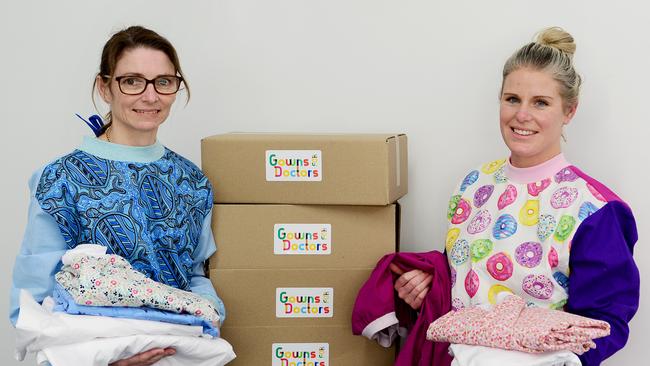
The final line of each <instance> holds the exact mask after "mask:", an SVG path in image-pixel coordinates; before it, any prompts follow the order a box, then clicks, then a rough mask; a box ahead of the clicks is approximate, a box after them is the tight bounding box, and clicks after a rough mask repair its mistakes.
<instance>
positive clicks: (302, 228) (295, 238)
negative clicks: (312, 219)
mask: <svg viewBox="0 0 650 366" xmlns="http://www.w3.org/2000/svg"><path fill="white" fill-rule="evenodd" d="M273 253H274V254H277V255H320V254H332V225H331V224H275V225H274V226H273Z"/></svg>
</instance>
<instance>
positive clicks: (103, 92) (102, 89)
mask: <svg viewBox="0 0 650 366" xmlns="http://www.w3.org/2000/svg"><path fill="white" fill-rule="evenodd" d="M95 82H96V83H97V91H98V92H99V96H101V97H102V99H103V100H104V102H106V103H107V104H111V101H112V100H113V94H112V93H111V88H110V85H107V84H106V83H105V82H104V78H102V77H101V76H100V75H97V77H96V78H95Z"/></svg>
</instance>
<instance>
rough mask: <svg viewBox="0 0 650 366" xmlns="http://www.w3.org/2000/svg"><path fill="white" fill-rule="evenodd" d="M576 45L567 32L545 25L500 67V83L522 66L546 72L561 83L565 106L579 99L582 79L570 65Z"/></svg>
mask: <svg viewBox="0 0 650 366" xmlns="http://www.w3.org/2000/svg"><path fill="white" fill-rule="evenodd" d="M575 51H576V44H575V41H574V39H573V37H572V36H571V34H569V33H568V32H567V31H565V30H564V29H562V28H560V27H551V28H546V29H544V30H542V31H541V32H539V33H538V34H537V37H536V40H535V42H530V43H528V44H526V45H524V46H523V47H521V48H520V49H519V50H517V51H516V52H515V53H514V54H512V56H510V58H508V60H507V61H506V63H505V65H504V66H503V81H502V83H501V88H502V89H503V82H505V80H506V77H507V76H508V75H509V74H510V73H511V72H513V71H516V70H519V69H521V68H531V69H534V70H540V71H546V72H548V73H549V74H550V75H551V76H552V77H553V78H554V79H555V80H556V81H557V82H558V84H559V85H560V95H561V96H562V101H563V102H564V106H565V108H569V107H571V106H573V105H575V104H576V103H577V102H578V96H579V94H580V85H581V84H582V78H581V77H580V75H579V74H578V73H577V72H576V70H575V68H574V67H573V54H574V53H575Z"/></svg>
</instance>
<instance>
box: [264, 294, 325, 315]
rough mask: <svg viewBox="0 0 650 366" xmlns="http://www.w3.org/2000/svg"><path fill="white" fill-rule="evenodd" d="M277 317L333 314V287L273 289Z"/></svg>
mask: <svg viewBox="0 0 650 366" xmlns="http://www.w3.org/2000/svg"><path fill="white" fill-rule="evenodd" d="M275 316H276V317H277V318H331V317H332V316H334V289H333V288H330V287H318V288H312V287H290V288H276V289H275Z"/></svg>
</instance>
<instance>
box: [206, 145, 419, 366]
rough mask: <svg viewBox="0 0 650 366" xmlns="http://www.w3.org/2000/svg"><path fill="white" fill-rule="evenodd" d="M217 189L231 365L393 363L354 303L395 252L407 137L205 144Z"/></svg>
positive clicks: (218, 281)
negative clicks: (356, 315)
mask: <svg viewBox="0 0 650 366" xmlns="http://www.w3.org/2000/svg"><path fill="white" fill-rule="evenodd" d="M201 155H202V158H201V160H202V168H203V171H204V172H205V174H206V175H207V176H208V178H209V179H210V181H211V182H212V184H213V186H214V194H215V206H214V210H213V222H212V225H213V226H212V228H213V232H214V234H215V241H216V243H217V247H218V251H217V254H216V255H215V256H213V257H212V258H211V259H210V278H211V279H212V281H213V284H214V285H215V288H216V289H217V292H218V293H219V295H220V296H221V298H222V299H223V300H224V302H225V304H226V308H227V311H228V316H227V319H226V321H225V324H224V326H223V328H222V336H223V337H224V338H225V339H227V340H228V341H229V342H230V343H231V344H232V345H233V347H234V348H235V352H236V353H237V359H236V360H235V361H233V363H232V364H233V365H269V364H270V365H282V366H291V365H304V366H307V365H312V366H329V365H336V366H340V365H392V364H393V362H394V352H395V351H394V349H393V348H389V349H384V348H382V347H380V346H378V345H377V344H375V343H374V342H372V341H369V340H367V339H365V338H363V337H358V336H353V335H352V330H351V326H350V318H351V314H352V307H353V305H354V300H355V298H356V295H357V292H358V290H359V288H360V287H361V286H362V285H363V283H364V282H365V280H366V279H367V278H368V276H369V275H370V273H371V272H372V270H373V269H374V266H375V264H376V262H377V260H379V258H380V257H381V256H383V255H384V254H386V253H389V252H393V251H396V250H397V246H398V243H399V205H398V204H396V201H397V199H398V198H400V197H401V196H403V195H404V194H406V191H407V186H408V182H407V176H408V172H407V146H406V136H405V135H379V134H376V135H343V134H341V135H281V134H235V133H233V134H225V135H217V136H212V137H208V138H205V139H203V140H202V142H201Z"/></svg>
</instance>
